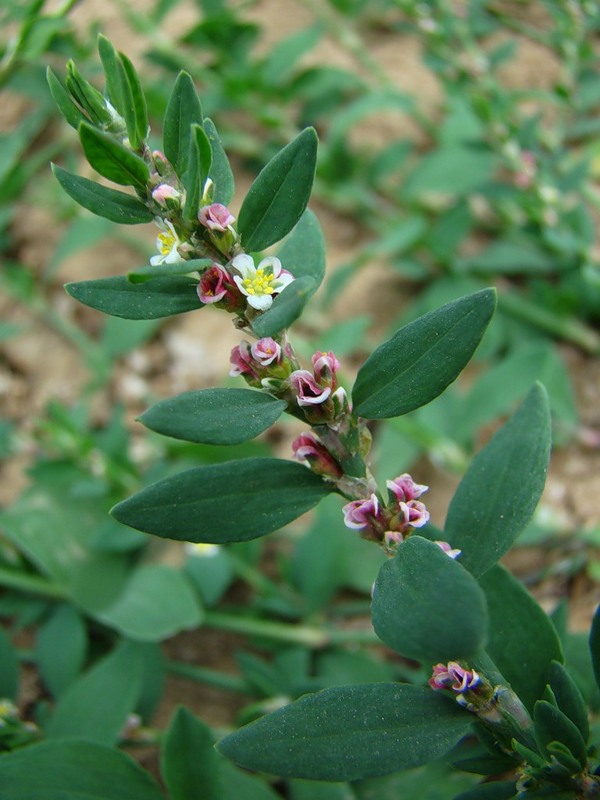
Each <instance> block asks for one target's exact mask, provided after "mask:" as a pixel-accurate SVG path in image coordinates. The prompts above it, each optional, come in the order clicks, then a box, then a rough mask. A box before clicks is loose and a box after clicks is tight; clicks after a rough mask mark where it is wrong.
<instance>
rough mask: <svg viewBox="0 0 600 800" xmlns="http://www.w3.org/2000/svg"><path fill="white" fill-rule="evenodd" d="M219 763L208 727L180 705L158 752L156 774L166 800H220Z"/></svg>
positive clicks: (221, 793) (221, 798)
mask: <svg viewBox="0 0 600 800" xmlns="http://www.w3.org/2000/svg"><path fill="white" fill-rule="evenodd" d="M221 763H222V760H221V759H220V758H219V756H218V754H217V753H216V751H215V748H214V739H213V736H212V733H211V731H210V728H208V727H207V726H206V725H205V724H204V723H203V722H201V721H200V720H199V719H197V718H196V717H195V716H194V715H193V714H192V713H191V711H188V710H187V709H186V708H183V706H180V707H179V708H178V709H177V710H176V712H175V714H174V715H173V719H172V720H171V724H170V725H169V728H168V730H167V732H166V734H165V738H164V742H163V746H162V748H161V753H160V771H161V775H162V777H163V780H164V782H165V786H166V787H167V789H168V792H169V798H170V800H190V798H193V797H197V798H200V797H202V798H203V800H223V797H224V794H223V786H222V784H221V770H220V766H221Z"/></svg>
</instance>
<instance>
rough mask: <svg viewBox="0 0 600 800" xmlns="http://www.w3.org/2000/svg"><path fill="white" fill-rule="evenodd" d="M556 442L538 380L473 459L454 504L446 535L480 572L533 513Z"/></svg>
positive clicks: (466, 562) (464, 561)
mask: <svg viewBox="0 0 600 800" xmlns="http://www.w3.org/2000/svg"><path fill="white" fill-rule="evenodd" d="M551 441H552V431H551V423H550V411H549V408H548V398H547V395H546V392H545V390H544V388H543V386H541V384H537V385H535V386H534V387H533V389H531V391H530V392H529V394H528V395H527V397H526V398H525V400H524V402H523V404H522V405H521V407H520V408H519V409H518V410H517V412H516V413H515V414H514V415H513V416H512V417H511V418H510V420H509V421H508V422H507V423H506V425H504V427H503V428H501V429H500V430H499V431H498V432H497V433H496V435H495V436H494V437H493V438H492V439H491V441H490V442H489V443H488V444H487V445H486V447H484V449H483V450H481V452H479V453H478V454H477V455H476V456H475V458H474V459H473V461H472V462H471V464H470V466H469V469H468V470H467V472H466V474H465V476H464V477H463V479H462V481H461V482H460V484H459V487H458V489H457V490H456V493H455V494H454V497H453V498H452V501H451V503H450V507H449V509H448V515H447V517H446V525H445V530H444V535H445V537H446V539H447V540H448V541H449V542H450V543H451V544H452V547H458V548H460V549H461V550H462V555H461V557H460V560H461V564H463V566H465V567H466V568H467V569H468V570H470V571H471V572H472V573H473V574H474V575H476V576H477V575H481V574H483V573H484V572H485V571H486V570H488V569H489V568H490V567H491V566H492V565H493V564H494V563H495V562H496V561H497V560H498V559H499V558H500V557H501V556H502V555H503V554H504V553H505V552H506V551H507V550H508V549H509V547H510V546H511V545H512V543H513V542H514V540H515V539H516V538H517V536H518V535H519V534H520V533H521V531H522V530H523V529H524V528H525V526H526V525H527V523H528V522H529V520H530V519H531V517H532V516H533V512H534V511H535V509H536V506H537V504H538V501H539V499H540V496H541V493H542V490H543V488H544V483H545V481H546V472H547V470H548V463H549V460H550V445H551Z"/></svg>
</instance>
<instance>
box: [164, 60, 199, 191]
mask: <svg viewBox="0 0 600 800" xmlns="http://www.w3.org/2000/svg"><path fill="white" fill-rule="evenodd" d="M194 124H196V125H202V107H201V105H200V100H199V99H198V95H197V93H196V88H195V87H194V81H193V80H192V78H191V77H190V75H188V73H187V72H180V73H179V75H178V76H177V80H176V81H175V86H174V87H173V91H172V92H171V97H170V98H169V102H168V105H167V110H166V113H165V120H164V125H163V150H164V152H165V155H166V157H167V158H168V159H169V161H170V162H171V164H172V165H173V167H174V169H175V172H176V173H177V175H178V176H179V177H180V178H182V177H183V176H184V175H185V173H186V171H187V168H188V162H189V156H190V141H191V138H192V135H193V134H192V125H194Z"/></svg>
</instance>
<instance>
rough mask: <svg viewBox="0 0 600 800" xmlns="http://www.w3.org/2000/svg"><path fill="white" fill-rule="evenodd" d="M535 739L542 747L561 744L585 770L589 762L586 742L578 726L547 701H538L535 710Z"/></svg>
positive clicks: (542, 748)
mask: <svg viewBox="0 0 600 800" xmlns="http://www.w3.org/2000/svg"><path fill="white" fill-rule="evenodd" d="M533 724H534V727H535V738H536V741H537V743H538V745H539V747H540V749H541V750H542V752H543V750H544V748H546V747H548V745H549V744H550V743H551V742H560V743H561V744H564V745H565V747H567V748H568V750H569V751H570V752H571V753H572V754H573V756H574V757H575V758H576V759H577V761H578V762H579V764H580V766H581V768H582V769H583V768H584V767H585V765H586V762H587V752H586V747H585V742H584V740H583V738H582V736H581V733H580V732H579V730H578V728H577V726H576V725H574V724H573V723H572V722H571V720H570V719H569V718H568V717H567V716H566V715H565V714H563V713H562V711H560V710H559V709H558V708H556V706H554V705H552V703H549V702H547V701H546V700H538V702H537V703H536V704H535V706H534V708H533Z"/></svg>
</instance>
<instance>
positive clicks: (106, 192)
mask: <svg viewBox="0 0 600 800" xmlns="http://www.w3.org/2000/svg"><path fill="white" fill-rule="evenodd" d="M52 172H53V173H54V175H55V177H56V179H57V181H58V182H59V183H60V185H61V186H62V188H63V189H64V190H65V192H66V193H67V194H68V195H69V197H72V198H73V200H75V202H76V203H79V205H80V206H83V207H84V208H87V210H88V211H91V212H92V213H93V214H97V215H98V216H99V217H104V218H105V219H110V220H112V221H113V222H119V223H121V225H139V224H140V223H142V222H152V220H153V216H152V214H151V213H150V211H149V210H148V209H147V208H146V206H145V205H144V204H143V203H142V201H141V200H138V198H137V197H134V196H133V195H130V194H125V192H119V191H118V190H117V189H110V188H109V187H108V186H102V185H101V184H99V183H96V182H95V181H90V180H88V179H87V178H81V177H79V175H73V174H72V173H70V172H67V171H66V170H64V169H61V168H60V167H58V166H56V164H52Z"/></svg>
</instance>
